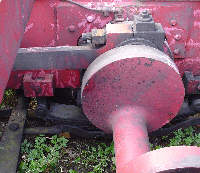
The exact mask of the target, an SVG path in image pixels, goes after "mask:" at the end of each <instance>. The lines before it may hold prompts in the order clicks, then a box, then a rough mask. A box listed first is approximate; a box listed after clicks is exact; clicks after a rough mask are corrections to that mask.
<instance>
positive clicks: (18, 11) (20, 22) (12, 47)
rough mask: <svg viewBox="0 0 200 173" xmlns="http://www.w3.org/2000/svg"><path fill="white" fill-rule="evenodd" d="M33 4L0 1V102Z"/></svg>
mask: <svg viewBox="0 0 200 173" xmlns="http://www.w3.org/2000/svg"><path fill="white" fill-rule="evenodd" d="M33 2H34V0H2V1H0V102H1V99H2V96H3V92H4V89H5V88H6V85H7V82H8V79H9V76H10V72H11V70H12V67H13V64H14V62H15V57H16V54H17V50H18V48H19V47H20V42H21V40H22V38H23V34H24V29H25V26H26V23H27V21H28V19H29V15H30V13H31V9H32V6H33Z"/></svg>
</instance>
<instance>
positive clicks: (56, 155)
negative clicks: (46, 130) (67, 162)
mask: <svg viewBox="0 0 200 173" xmlns="http://www.w3.org/2000/svg"><path fill="white" fill-rule="evenodd" d="M67 142H68V140H67V139H65V138H64V137H58V136H57V135H54V136H52V137H51V138H47V137H44V136H42V135H41V136H38V137H36V138H35V141H34V144H31V143H30V142H28V141H27V140H26V139H25V140H24V142H23V143H22V145H21V154H22V161H21V163H20V165H19V171H18V172H19V173H32V172H34V173H39V172H49V171H50V172H51V173H54V172H57V171H56V168H57V165H58V161H59V159H60V157H61V154H60V152H61V150H62V149H63V148H64V147H66V145H67Z"/></svg>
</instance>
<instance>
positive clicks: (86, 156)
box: [74, 142, 115, 173]
mask: <svg viewBox="0 0 200 173" xmlns="http://www.w3.org/2000/svg"><path fill="white" fill-rule="evenodd" d="M74 162H75V163H76V164H81V165H82V166H84V167H85V168H87V169H88V170H90V171H89V172H88V173H103V172H105V170H106V169H109V170H111V171H114V170H115V159H114V143H113V142H112V143H111V145H109V146H107V145H106V144H105V143H100V144H99V145H98V146H97V147H88V149H87V150H83V151H82V152H81V155H80V156H79V157H77V158H76V159H75V161H74Z"/></svg>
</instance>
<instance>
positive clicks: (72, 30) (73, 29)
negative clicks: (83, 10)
mask: <svg viewBox="0 0 200 173" xmlns="http://www.w3.org/2000/svg"><path fill="white" fill-rule="evenodd" d="M68 30H69V32H75V30H76V27H75V26H74V25H70V26H69V27H68Z"/></svg>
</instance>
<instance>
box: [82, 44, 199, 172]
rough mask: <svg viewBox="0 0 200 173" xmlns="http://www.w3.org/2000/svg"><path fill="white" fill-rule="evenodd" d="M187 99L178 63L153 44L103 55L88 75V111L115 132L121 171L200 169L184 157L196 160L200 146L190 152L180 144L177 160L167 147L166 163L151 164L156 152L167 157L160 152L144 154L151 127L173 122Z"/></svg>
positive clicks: (84, 97)
mask: <svg viewBox="0 0 200 173" xmlns="http://www.w3.org/2000/svg"><path fill="white" fill-rule="evenodd" d="M183 99H184V87H183V84H182V80H181V76H180V75H179V73H178V71H177V68H176V66H175V64H174V63H173V62H172V61H171V60H170V58H169V57H168V56H166V55H164V53H161V52H160V51H157V50H156V49H153V48H150V47H148V46H141V45H140V46H138V45H137V46H136V45H135V46H133V45H127V46H122V47H119V48H115V49H112V50H110V51H108V52H106V53H104V54H102V55H101V56H99V57H98V58H97V59H96V60H95V61H94V62H93V63H92V64H91V65H90V66H89V67H88V69H87V71H86V73H85V75H84V78H83V84H82V107H83V111H84V113H85V114H86V116H87V117H88V119H89V120H90V121H91V122H92V123H93V124H94V125H95V126H97V127H98V128H101V129H102V130H104V131H105V132H108V133H111V132H113V139H114V143H115V155H116V166H117V173H133V172H134V173H153V172H159V171H164V170H167V171H169V170H170V169H176V168H184V169H186V168H190V167H194V168H196V169H197V168H198V170H200V166H199V165H195V164H194V163H190V160H185V161H184V157H185V158H188V159H192V158H193V160H192V161H194V160H195V158H196V159H199V158H200V151H198V152H196V151H197V149H196V148H189V149H188V151H187V149H185V148H184V149H181V148H180V149H179V148H178V150H177V151H176V152H175V153H176V154H177V156H175V161H177V162H176V164H172V161H173V159H172V158H170V157H169V156H172V153H173V151H174V150H175V149H173V148H170V149H168V150H169V155H167V152H166V151H167V149H165V150H162V151H161V153H160V155H161V156H166V157H165V158H164V159H163V160H164V161H165V162H164V161H160V162H159V161H158V163H160V164H155V165H154V162H153V163H151V160H150V159H151V155H153V158H154V159H155V160H156V159H159V160H162V158H161V157H159V158H155V154H154V152H153V153H148V154H146V155H147V156H146V155H145V156H143V154H145V153H146V152H148V151H149V141H148V131H153V130H156V129H158V128H160V127H161V126H163V125H164V124H166V123H167V122H168V121H170V120H171V119H172V118H173V117H174V116H175V115H176V113H177V111H178V110H179V109H180V106H181V104H182V102H183ZM193 149H194V152H193ZM185 150H186V151H185ZM184 152H185V153H184ZM194 153H195V155H192V154H194ZM158 154H159V153H158ZM141 155H142V156H141ZM181 156H184V157H183V158H181ZM140 157H141V159H140ZM169 158H170V159H169ZM137 159H138V160H137ZM148 159H149V161H148ZM182 159H183V160H182ZM146 160H147V161H148V162H147V165H145V164H146V162H145V161H146ZM135 162H136V163H137V164H135ZM198 162H199V161H198ZM161 163H162V164H163V165H161ZM152 164H153V165H152ZM142 165H145V166H144V169H143V167H142Z"/></svg>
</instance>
